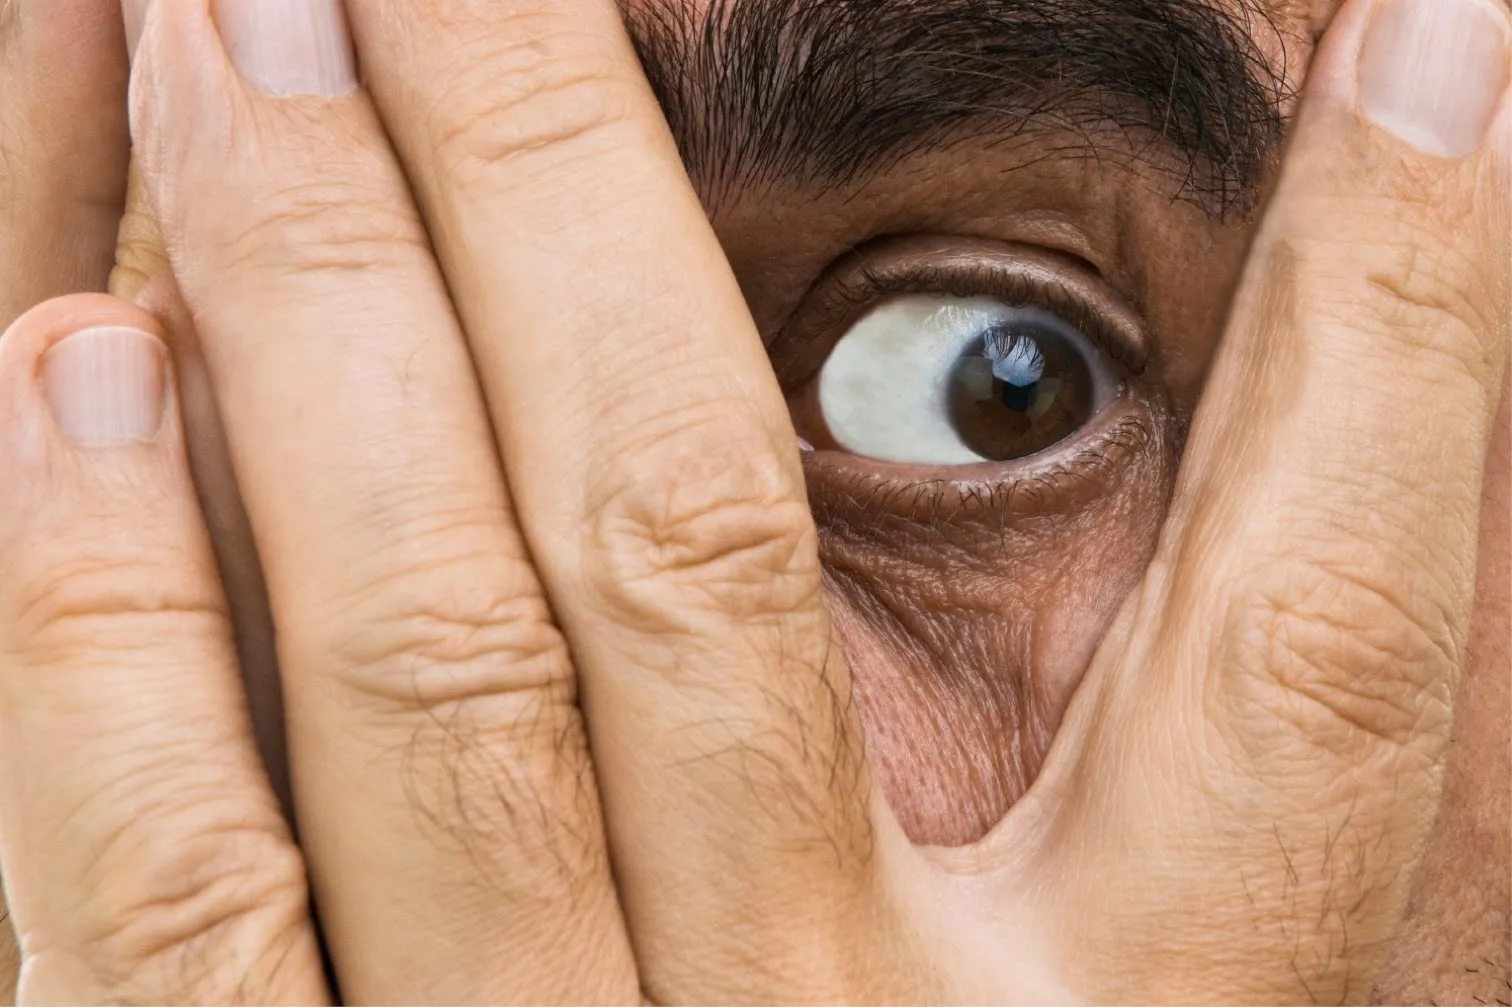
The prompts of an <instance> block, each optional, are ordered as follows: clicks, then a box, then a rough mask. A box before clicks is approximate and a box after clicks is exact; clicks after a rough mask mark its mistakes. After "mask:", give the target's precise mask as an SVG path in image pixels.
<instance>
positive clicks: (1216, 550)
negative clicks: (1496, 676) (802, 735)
mask: <svg viewBox="0 0 1512 1007" xmlns="http://www.w3.org/2000/svg"><path fill="white" fill-rule="evenodd" d="M1509 40H1512V31H1509V29H1508V24H1507V17H1506V14H1505V12H1504V11H1503V10H1502V9H1501V8H1500V7H1499V6H1498V5H1496V4H1493V3H1490V2H1480V0H1455V2H1450V0H1354V2H1352V3H1350V4H1348V5H1347V6H1345V7H1344V9H1343V10H1342V11H1341V12H1340V14H1339V16H1338V19H1337V20H1336V22H1335V23H1334V26H1333V28H1332V30H1331V33H1330V35H1329V37H1328V38H1327V39H1326V40H1325V42H1324V44H1323V45H1322V47H1321V48H1320V50H1319V52H1318V55H1317V57H1316V62H1315V64H1314V68H1313V70H1312V73H1311V76H1310V79H1309V83H1308V90H1307V94H1306V96H1305V99H1304V102H1303V109H1302V112H1301V116H1300V119H1299V122H1298V124H1297V131H1296V135H1295V137H1294V139H1293V141H1292V149H1291V151H1290V155H1289V157H1288V161H1287V164H1286V166H1285V169H1284V172H1283V174H1282V177H1281V180H1280V183H1279V188H1278V191H1277V193H1276V195H1275V197H1274V200H1273V204H1272V206H1271V208H1270V210H1269V211H1268V213H1267V217H1266V220H1265V221H1264V223H1263V225H1262V227H1261V229H1260V232H1259V235H1258V238H1257V242H1256V246H1255V249H1254V252H1253V255H1252V258H1251V263H1250V267H1249V269H1248V271H1247V273H1246V275H1245V278H1244V281H1243V286H1242V288H1241V291H1240V293H1239V296H1238V300H1237V302H1236V306H1235V309H1234V314H1233V317H1232V320H1231V323H1230V327H1229V331H1228V334H1227V336H1226V340H1225V344H1224V348H1223V351H1222V355H1221V358H1220V360H1219V362H1218V364H1217V365H1216V368H1215V370H1214V372H1213V376H1212V378H1211V381H1210V384H1209V386H1208V389H1207V390H1206V392H1205V395H1204V402H1203V406H1202V411H1201V413H1200V415H1199V416H1198V417H1197V418H1196V421H1195V424H1194V428H1193V436H1192V441H1191V443H1190V447H1189V450H1188V453H1187V458H1186V461H1185V464H1184V468H1183V474H1182V481H1181V485H1180V486H1179V488H1178V493H1177V497H1176V500H1175V503H1174V504H1173V510H1172V514H1171V518H1170V522H1169V525H1168V528H1167V532H1166V535H1165V537H1164V539H1163V542H1162V546H1161V549H1160V551H1159V553H1158V555H1157V558H1156V561H1155V564H1154V566H1153V567H1152V571H1151V574H1150V576H1149V578H1148V579H1147V582H1146V585H1145V587H1144V589H1143V591H1142V592H1141V594H1140V596H1139V597H1138V598H1137V599H1136V601H1135V603H1134V604H1132V605H1131V606H1130V608H1129V609H1128V610H1127V611H1126V613H1125V615H1126V618H1125V619H1124V621H1123V623H1122V627H1123V630H1122V632H1120V633H1115V634H1114V635H1113V637H1112V638H1111V639H1110V640H1109V641H1108V643H1107V644H1106V646H1105V647H1104V649H1103V651H1102V653H1101V656H1100V657H1099V660H1098V662H1097V664H1096V666H1095V667H1094V675H1101V676H1105V677H1104V678H1103V679H1102V680H1103V681H1104V682H1105V689H1104V691H1103V692H1102V693H1101V694H1100V695H1096V694H1095V693H1096V690H1095V689H1094V695H1093V697H1092V698H1089V699H1087V700H1086V702H1085V703H1084V705H1083V712H1082V714H1081V716H1082V718H1083V719H1082V721H1080V722H1081V723H1083V724H1085V723H1087V722H1088V719H1089V718H1092V717H1093V716H1094V713H1093V710H1094V704H1095V705H1097V706H1099V707H1100V708H1101V710H1102V711H1104V715H1108V716H1109V719H1108V721H1107V722H1108V723H1109V724H1112V719H1111V715H1110V714H1109V713H1108V712H1109V711H1117V717H1118V723H1117V726H1110V727H1108V728H1107V729H1106V736H1103V735H1102V734H1094V736H1093V737H1094V740H1093V743H1092V745H1091V747H1090V748H1089V749H1088V751H1087V752H1086V754H1085V756H1084V759H1083V761H1082V762H1081V763H1080V765H1081V766H1082V767H1084V768H1083V769H1081V770H1069V769H1068V770H1065V771H1063V772H1062V775H1061V783H1062V784H1063V785H1064V790H1061V789H1057V788H1055V787H1053V786H1052V788H1051V792H1052V793H1056V794H1062V795H1063V796H1064V795H1065V794H1070V793H1073V792H1077V791H1078V789H1079V788H1080V792H1079V793H1077V796H1076V798H1075V801H1074V803H1075V804H1076V805H1077V807H1078V808H1079V809H1081V810H1079V811H1077V812H1076V813H1075V814H1077V815H1084V816H1085V818H1086V820H1085V821H1083V822H1082V825H1081V827H1082V828H1083V829H1085V830H1087V834H1089V835H1100V836H1109V835H1115V834H1117V835H1120V836H1122V837H1124V841H1125V842H1126V843H1127V842H1128V836H1129V835H1131V834H1132V835H1137V836H1139V837H1140V839H1141V841H1142V842H1146V843H1150V844H1156V845H1158V846H1159V848H1162V849H1171V848H1173V844H1179V847H1178V848H1184V849H1200V850H1202V851H1204V858H1205V859H1204V860H1203V863H1204V873H1203V874H1202V875H1201V877H1200V881H1201V883H1202V884H1203V885H1204V886H1210V885H1211V883H1212V879H1213V877H1223V878H1226V879H1227V880H1228V884H1229V886H1230V887H1229V891H1228V892H1227V893H1226V897H1220V898H1217V899H1216V900H1214V899H1213V897H1212V895H1211V894H1210V895H1209V896H1208V899H1209V901H1208V902H1207V905H1208V907H1209V908H1208V909H1207V911H1206V912H1203V913H1198V914H1188V915H1187V917H1186V918H1187V919H1189V920H1190V921H1191V927H1192V929H1191V930H1190V931H1188V932H1182V933H1177V934H1172V933H1171V932H1170V931H1169V930H1167V931H1165V932H1163V933H1161V934H1160V935H1159V939H1160V941H1161V942H1162V950H1161V951H1160V952H1159V953H1156V950H1155V949H1154V948H1151V949H1149V950H1150V952H1151V953H1150V954H1148V955H1145V956H1136V957H1135V958H1134V959H1133V960H1135V961H1138V962H1140V963H1141V970H1140V971H1141V974H1142V975H1143V976H1145V977H1146V978H1148V979H1149V980H1150V981H1151V982H1153V983H1155V985H1153V986H1152V987H1150V989H1153V990H1154V991H1155V992H1154V993H1145V994H1143V995H1145V996H1154V998H1155V999H1161V996H1160V990H1161V986H1160V985H1159V977H1160V976H1161V975H1167V976H1176V975H1188V976H1189V975H1192V974H1194V969H1193V968H1192V967H1191V966H1192V962H1191V961H1190V960H1186V961H1182V960H1180V959H1182V958H1183V956H1198V955H1203V956H1210V955H1211V951H1212V947H1211V943H1212V938H1211V936H1210V935H1211V934H1213V933H1225V934H1228V935H1229V936H1230V937H1231V938H1234V937H1235V936H1236V935H1237V939H1239V940H1241V941H1243V942H1246V943H1249V944H1253V945H1255V947H1254V952H1255V953H1254V954H1243V953H1240V949H1239V948H1230V949H1229V950H1230V951H1231V952H1232V955H1231V957H1228V958H1225V961H1232V962H1233V963H1235V969H1234V970H1228V969H1225V968H1223V967H1221V966H1220V967H1218V968H1213V967H1212V962H1211V961H1210V960H1209V958H1207V957H1205V958H1204V959H1203V963H1204V968H1203V970H1201V972H1202V974H1204V975H1206V976H1208V977H1209V979H1210V981H1211V983H1212V984H1213V985H1212V988H1211V989H1203V990H1198V991H1196V994H1197V995H1198V996H1204V995H1205V996H1207V997H1213V998H1221V999H1227V1000H1232V999H1234V998H1236V997H1239V996H1246V997H1262V998H1266V999H1292V998H1297V997H1308V998H1320V999H1328V1000H1333V999H1336V998H1352V997H1358V996H1361V995H1363V993H1364V992H1365V991H1366V989H1367V985H1365V984H1368V983H1369V981H1370V976H1371V975H1372V974H1373V973H1374V971H1375V968H1376V967H1377V966H1378V965H1379V962H1380V956H1381V955H1383V954H1384V952H1385V949H1386V940H1387V939H1388V938H1389V937H1390V935H1391V931H1392V929H1393V928H1394V926H1395V922H1396V919H1397V917H1398V915H1399V913H1400V908H1401V904H1402V900H1403V899H1404V898H1405V894H1406V886H1407V883H1408V881H1409V880H1410V875H1411V867H1412V864H1413V862H1414V859H1415V857H1416V856H1417V851H1418V850H1419V849H1420V847H1421V843H1422V839H1423V836H1424V834H1425V830H1426V829H1427V827H1428V825H1429V823H1430V822H1431V819H1432V816H1433V811H1434V807H1435V803H1436V800H1437V794H1438V787H1439V780H1440V756H1441V753H1442V749H1443V745H1444V742H1445V740H1446V738H1447V733H1448V730H1449V725H1450V706H1451V698H1452V696H1453V695H1454V690H1455V685H1456V676H1457V673H1458V670H1459V668H1460V667H1461V666H1462V663H1463V660H1464V655H1465V643H1466V638H1467V625H1468V621H1469V615H1470V611H1471V599H1472V593H1473V588H1474V583H1475V562H1476V524H1477V514H1478V510H1479V505H1480V497H1481V473H1482V470H1483V465H1484V459H1485V457H1486V449H1487V446H1488V439H1489V434H1490V431H1491V425H1492V424H1491V421H1492V417H1493V413H1494V410H1495V407H1496V403H1497V400H1498V397H1499V390H1500V382H1501V380H1502V375H1503V374H1504V369H1505V366H1506V355H1507V339H1508V326H1509V318H1512V299H1509V286H1512V199H1509V194H1512V108H1509V105H1512V102H1508V101H1507V99H1506V95H1507V88H1508V65H1509V59H1508V47H1509ZM1137 669H1144V670H1143V671H1142V672H1141V671H1139V670H1137ZM1075 720H1076V717H1075V716H1073V718H1072V721H1075ZM1097 729H1098V730H1099V731H1101V730H1102V725H1101V724H1100V723H1099V724H1097ZM1131 753H1132V754H1137V758H1135V757H1130V756H1131ZM1098 760H1102V762H1101V763H1099V761H1098ZM1109 764H1114V765H1120V766H1123V767H1125V771H1124V772H1122V773H1119V774H1107V772H1106V768H1107V765H1109ZM1094 766H1096V767H1099V768H1098V769H1097V770H1095V771H1094V768H1093V767H1094ZM1098 773H1101V774H1102V775H1101V776H1098V775H1096V774H1098ZM1149 779H1162V780H1164V781H1167V782H1166V783H1165V785H1164V788H1163V792H1164V793H1167V794H1169V795H1170V797H1169V802H1168V803H1167V804H1166V805H1165V810H1164V812H1163V813H1164V815H1165V822H1164V824H1163V825H1161V826H1160V827H1153V826H1150V825H1148V824H1139V825H1135V824H1133V823H1148V822H1150V821H1151V819H1152V818H1154V819H1156V820H1159V817H1160V816H1159V813H1157V812H1153V811H1152V810H1151V808H1150V807H1149V806H1148V804H1147V803H1146V802H1145V800H1146V796H1147V795H1148V793H1149V790H1148V784H1142V785H1141V784H1137V783H1136V781H1141V780H1149ZM1119 788H1123V789H1119ZM1133 795H1140V797H1139V799H1138V800H1136V798H1135V796H1133ZM1052 800H1053V799H1052ZM1135 846H1136V848H1137V849H1142V850H1144V853H1137V852H1133V851H1131V850H1130V849H1129V848H1128V846H1127V845H1120V846H1119V848H1118V850H1117V852H1116V853H1115V852H1114V851H1113V850H1112V848H1111V847H1109V848H1108V849H1105V850H1103V851H1102V852H1103V854H1105V855H1106V856H1107V857H1109V858H1113V857H1115V856H1116V857H1118V858H1120V859H1119V862H1120V863H1124V864H1127V863H1130V862H1137V863H1151V864H1159V863H1161V862H1162V859H1161V858H1159V857H1157V856H1156V853H1155V850H1153V849H1145V848H1144V847H1140V846H1139V845H1138V843H1136V844H1135ZM1145 853H1147V854H1149V856H1150V858H1151V859H1148V860H1147V859H1142V858H1143V856H1144V854H1145ZM1110 862H1111V860H1110ZM1091 876H1098V877H1106V876H1112V875H1111V874H1098V873H1097V872H1096V871H1093V872H1092V875H1091ZM1122 876H1123V877H1125V878H1127V879H1128V884H1129V886H1130V888H1131V890H1133V889H1137V890H1138V893H1137V894H1135V893H1134V892H1133V891H1130V892H1123V891H1120V892H1118V893H1106V892H1104V893H1098V895H1097V897H1098V898H1100V899H1102V900H1104V901H1113V902H1114V903H1115V904H1117V905H1118V906H1119V912H1118V913H1116V914H1114V915H1113V918H1112V919H1110V924H1111V925H1114V926H1121V927H1125V928H1129V927H1133V929H1134V931H1135V932H1137V931H1138V927H1137V926H1134V925H1133V924H1131V921H1130V914H1133V915H1134V916H1135V917H1137V918H1154V916H1153V913H1154V910H1155V907H1156V905H1157V904H1163V905H1165V906H1166V907H1168V908H1169V907H1170V906H1171V905H1174V904H1177V902H1173V901H1171V900H1178V901H1179V900H1181V899H1184V898H1191V897H1193V893H1192V892H1191V891H1190V890H1188V888H1187V886H1185V885H1183V884H1182V883H1181V880H1180V879H1179V878H1172V877H1171V876H1169V874H1168V873H1162V872H1159V871H1155V872H1141V873H1140V874H1138V875H1132V876H1131V875H1130V874H1129V872H1127V871H1124V872H1122ZM1193 877H1195V875H1188V880H1191V879H1192V878H1193ZM1157 879H1158V883H1157ZM1203 890H1204V891H1206V892H1209V893H1211V892H1212V891H1213V889H1212V888H1211V887H1205V888H1204V889H1203ZM1088 897H1089V898H1090V897H1092V896H1091V895H1090V894H1089V895H1088ZM1074 903H1075V900H1070V901H1069V902H1068V903H1067V905H1068V906H1069V905H1071V904H1074ZM1083 908H1084V909H1085V905H1084V904H1083ZM1069 911H1070V910H1069V909H1068V910H1067V912H1068V913H1069ZM1178 915H1179V914H1178ZM1067 925H1068V926H1069V925H1070V923H1069V919H1068V923H1067ZM1152 936H1153V935H1152ZM1267 959H1268V960H1269V961H1270V962H1271V963H1272V967H1271V968H1270V969H1269V970H1265V969H1256V968H1255V965H1254V963H1256V962H1263V961H1266V960H1267ZM1240 962H1243V963H1244V965H1243V973H1242V974H1240V973H1238V972H1237V969H1238V963H1240ZM1089 966H1090V967H1095V965H1090V963H1089ZM1185 995H1192V992H1191V991H1188V992H1187V993H1186V994H1185Z"/></svg>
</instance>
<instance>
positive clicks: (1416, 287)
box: [1294, 221, 1507, 381]
mask: <svg viewBox="0 0 1512 1007" xmlns="http://www.w3.org/2000/svg"><path fill="white" fill-rule="evenodd" d="M1466 226H1469V225H1466ZM1294 250H1296V251H1298V252H1299V254H1298V258H1299V260H1300V264H1301V267H1302V269H1301V274H1302V275H1303V276H1306V277H1307V278H1308V279H1307V280H1306V281H1305V282H1307V283H1309V284H1310V285H1311V286H1312V291H1311V294H1312V296H1311V297H1310V298H1309V300H1311V301H1312V302H1313V303H1317V304H1321V305H1325V306H1328V307H1329V308H1330V309H1331V313H1332V314H1334V315H1336V316H1337V320H1338V321H1339V322H1341V323H1344V324H1347V325H1349V326H1351V327H1354V328H1357V329H1363V330H1364V331H1366V332H1367V333H1368V334H1369V335H1371V336H1373V337H1375V336H1379V337H1385V338H1389V339H1391V340H1395V341H1396V342H1397V343H1398V345H1399V348H1400V349H1401V350H1403V351H1405V352H1408V353H1411V354H1413V357H1414V360H1415V363H1416V364H1417V366H1418V368H1419V371H1420V372H1427V371H1428V370H1429V369H1430V368H1432V367H1434V366H1435V365H1436V364H1438V365H1442V366H1443V367H1444V368H1446V371H1447V373H1450V374H1453V375H1454V376H1456V377H1458V376H1461V375H1468V376H1469V377H1471V378H1473V379H1474V380H1476V381H1484V380H1485V378H1486V376H1487V375H1488V374H1490V373H1492V365H1493V363H1494V362H1495V360H1496V355H1497V346H1498V345H1499V343H1498V341H1499V340H1500V339H1501V338H1502V337H1503V336H1504V335H1505V329H1506V324H1507V323H1506V320H1505V317H1504V316H1505V314H1506V310H1505V309H1506V305H1505V296H1504V291H1503V290H1502V289H1501V286H1500V285H1499V284H1498V283H1497V282H1496V281H1495V280H1494V279H1493V277H1492V274H1491V272H1490V271H1489V270H1488V269H1487V268H1486V267H1485V265H1484V264H1483V263H1481V262H1480V261H1479V260H1478V259H1477V258H1476V256H1475V255H1474V254H1473V253H1472V252H1471V251H1469V250H1467V249H1466V248H1464V247H1461V246H1460V245H1458V244H1456V243H1453V242H1446V241H1445V240H1444V238H1443V235H1442V234H1441V233H1439V232H1438V231H1437V230H1435V229H1432V228H1430V227H1428V225H1426V224H1416V223H1409V222H1405V221H1399V222H1396V223H1394V224H1393V225H1392V226H1391V227H1390V228H1389V233H1388V234H1387V236H1386V237H1385V239H1384V240H1382V239H1381V238H1380V237H1379V236H1372V237H1370V238H1367V239H1361V240H1358V241H1343V242H1338V243H1333V242H1330V243H1328V244H1326V245H1325V246H1323V247H1309V246H1306V245H1303V246H1297V247H1296V248H1294ZM1362 266H1363V269H1362V268H1361V267H1362Z"/></svg>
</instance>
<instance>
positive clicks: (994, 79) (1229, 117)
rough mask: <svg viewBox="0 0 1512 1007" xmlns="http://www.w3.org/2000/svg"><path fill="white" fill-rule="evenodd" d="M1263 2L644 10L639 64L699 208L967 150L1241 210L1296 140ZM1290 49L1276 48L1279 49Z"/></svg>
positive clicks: (941, 2)
mask: <svg viewBox="0 0 1512 1007" xmlns="http://www.w3.org/2000/svg"><path fill="white" fill-rule="evenodd" d="M1264 2H1265V0H1237V3H1238V6H1237V9H1236V10H1234V11H1225V10H1220V9H1218V8H1216V7H1214V6H1212V5H1210V4H1209V3H1206V2H1202V0H706V2H704V3H700V2H699V0H640V2H637V3H634V4H632V5H631V6H630V9H629V10H628V11H627V16H628V21H629V23H630V28H631V32H632V34H633V35H634V37H635V41H636V46H637V49H638V51H639V55H640V58H641V62H642V64H643V66H644V67H645V70H646V73H647V75H648V77H649V78H650V81H651V84H652V87H653V88H654V90H655V91H656V94H657V97H658V98H659V100H660V101H661V103H662V107H663V109H664V110H665V111H666V114H667V118H668V122H669V123H670V125H671V127H672V130H673V133H674V134H675V136H676V137H677V141H678V144H679V146H680V147H681V150H682V154H683V158H684V161H685V162H686V163H687V165H688V168H689V171H690V173H691V174H692V176H693V178H694V181H695V183H696V184H697V185H698V186H699V188H700V190H701V191H702V192H704V194H705V198H706V199H710V200H711V201H717V200H718V198H719V196H720V194H721V193H727V192H729V191H731V190H738V189H740V188H746V189H749V188H757V189H759V188H760V187H762V186H770V185H777V184H787V185H794V184H797V185H806V186H809V187H814V186H820V187H834V186H845V185H848V184H851V183H855V182H857V181H859V180H861V179H864V178H867V177H871V176H873V175H876V174H877V173H879V172H883V171H886V170H888V169H889V168H891V167H895V166H897V165H898V164H899V163H900V162H901V161H903V160H904V159H905V158H907V157H909V156H911V155H915V154H918V153H921V152H927V151H932V150H935V149H938V148H942V147H948V146H950V145H952V144H955V143H960V142H963V141H973V142H977V143H981V142H983V141H986V142H988V143H994V142H1008V141H1012V140H1015V139H1019V138H1030V139H1033V140H1035V141H1036V143H1037V144H1042V145H1041V146H1037V147H1034V148H1031V149H1033V150H1037V151H1040V154H1039V156H1042V157H1056V156H1066V157H1096V158H1107V157H1110V156H1111V157H1117V156H1126V157H1131V158H1132V159H1133V160H1134V161H1137V162H1139V163H1142V164H1144V165H1148V166H1153V167H1155V168H1157V169H1160V170H1164V171H1171V172H1175V173H1177V174H1178V175H1179V176H1180V177H1179V179H1178V182H1179V186H1178V188H1177V192H1178V193H1179V194H1180V195H1182V196H1184V197H1189V198H1192V199H1193V200H1194V201H1196V202H1199V203H1200V204H1202V205H1204V206H1206V207H1207V208H1209V209H1210V211H1211V212H1213V213H1215V214H1217V215H1223V214H1226V213H1227V212H1229V211H1230V210H1233V209H1235V208H1236V207H1237V208H1239V209H1240V210H1241V211H1242V212H1248V210H1249V209H1250V208H1251V207H1252V206H1253V202H1254V198H1255V195H1256V193H1257V191H1258V188H1259V186H1260V184H1261V182H1262V180H1263V179H1264V177H1265V175H1266V170H1267V168H1268V167H1269V166H1270V165H1271V164H1272V163H1273V159H1274V158H1275V156H1276V154H1277V151H1278V150H1279V147H1280V144H1281V140H1282V137H1283V133H1284V117H1283V108H1284V107H1285V105H1286V102H1287V99H1288V97H1289V95H1288V94H1287V93H1286V92H1285V84H1284V80H1285V73H1284V70H1279V69H1277V68H1274V67H1273V66H1272V65H1271V64H1270V62H1269V61H1268V60H1267V59H1266V58H1265V56H1264V54H1263V52H1262V50H1261V49H1260V47H1259V45H1258V44H1257V42H1256V40H1255V39H1254V37H1253V36H1252V34H1251V31H1252V30H1255V29H1256V28H1257V27H1259V28H1267V27H1268V28H1269V29H1270V30H1272V31H1276V32H1279V31H1280V29H1279V28H1278V27H1277V26H1276V23H1275V22H1274V20H1273V19H1272V18H1271V16H1270V15H1269V13H1268V8H1267V7H1266V6H1264ZM1278 37H1279V36H1278Z"/></svg>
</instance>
